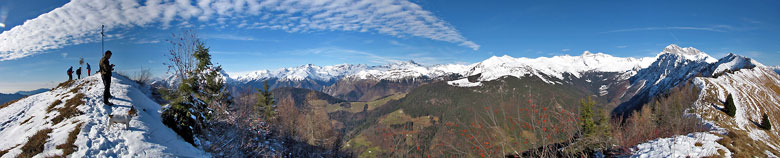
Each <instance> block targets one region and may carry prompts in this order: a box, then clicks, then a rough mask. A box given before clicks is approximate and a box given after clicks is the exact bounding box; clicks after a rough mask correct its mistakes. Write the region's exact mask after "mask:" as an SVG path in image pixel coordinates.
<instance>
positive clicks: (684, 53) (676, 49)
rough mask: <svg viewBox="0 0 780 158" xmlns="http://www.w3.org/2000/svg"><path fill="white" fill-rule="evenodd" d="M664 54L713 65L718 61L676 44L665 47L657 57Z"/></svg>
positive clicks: (698, 51) (703, 53) (691, 48)
mask: <svg viewBox="0 0 780 158" xmlns="http://www.w3.org/2000/svg"><path fill="white" fill-rule="evenodd" d="M664 54H670V55H676V56H680V57H683V59H688V60H692V61H698V60H704V61H705V62H707V63H714V62H717V61H718V59H715V58H713V57H712V56H710V55H708V54H707V53H705V52H702V51H700V50H699V49H696V48H693V47H685V48H683V47H680V46H678V45H676V44H670V45H669V46H666V48H664V50H663V51H662V52H661V53H660V54H659V55H658V56H662V55H664Z"/></svg>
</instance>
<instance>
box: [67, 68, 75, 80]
mask: <svg viewBox="0 0 780 158" xmlns="http://www.w3.org/2000/svg"><path fill="white" fill-rule="evenodd" d="M66 72H68V81H70V80H73V66H70V68H69V69H68V71H66Z"/></svg>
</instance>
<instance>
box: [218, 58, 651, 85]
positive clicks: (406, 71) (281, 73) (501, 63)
mask: <svg viewBox="0 0 780 158" xmlns="http://www.w3.org/2000/svg"><path fill="white" fill-rule="evenodd" d="M653 60H654V58H653V57H646V58H638V59H637V58H621V57H614V56H611V55H608V54H604V53H595V54H594V53H591V52H589V51H585V52H584V53H583V54H582V55H580V56H570V55H563V56H554V57H549V58H548V57H540V58H534V59H530V58H514V57H511V56H508V55H504V56H501V57H497V56H493V57H491V58H488V59H487V60H485V61H482V62H478V63H474V64H470V65H463V64H446V65H433V66H423V65H421V64H418V63H416V62H414V61H405V62H397V63H392V64H387V65H379V66H367V65H363V64H358V65H352V64H340V65H333V66H316V65H312V64H307V65H302V66H299V67H291V68H282V69H278V70H260V71H254V72H249V73H243V74H242V73H233V74H232V75H231V76H230V78H232V79H233V80H234V81H237V82H248V81H254V80H266V79H270V78H278V79H281V80H291V81H301V80H304V79H313V80H320V81H333V80H338V79H343V78H348V79H378V80H399V79H407V78H420V77H427V78H437V77H441V76H446V75H461V76H464V77H465V76H471V75H476V74H482V77H481V78H479V79H478V81H489V80H494V79H497V78H499V77H502V76H509V75H511V76H517V77H519V76H524V75H526V74H534V75H539V74H545V75H548V76H553V77H555V78H558V79H563V74H564V73H569V74H573V75H574V76H576V77H580V76H581V73H582V72H587V71H599V72H635V71H636V70H638V69H641V68H644V67H647V65H649V64H650V63H651V62H652V61H653Z"/></svg>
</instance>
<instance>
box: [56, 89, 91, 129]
mask: <svg viewBox="0 0 780 158" xmlns="http://www.w3.org/2000/svg"><path fill="white" fill-rule="evenodd" d="M83 98H84V94H83V93H78V94H76V95H75V96H73V98H70V99H68V100H67V101H65V106H64V107H62V108H59V109H57V111H58V112H60V114H59V115H57V116H55V117H54V118H52V119H51V121H52V122H53V123H54V124H58V123H60V122H62V120H65V119H68V118H71V117H74V116H78V115H81V114H82V112H81V111H79V110H78V109H77V108H76V107H78V106H79V105H83V104H84V103H85V102H84V100H82V99H83Z"/></svg>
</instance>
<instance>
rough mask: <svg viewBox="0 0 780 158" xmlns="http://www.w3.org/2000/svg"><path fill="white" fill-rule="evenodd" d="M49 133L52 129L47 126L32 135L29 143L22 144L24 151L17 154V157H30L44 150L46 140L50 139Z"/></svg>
mask: <svg viewBox="0 0 780 158" xmlns="http://www.w3.org/2000/svg"><path fill="white" fill-rule="evenodd" d="M49 133H51V129H48V128H47V129H43V130H40V131H38V132H37V133H35V134H34V135H32V137H30V139H28V140H27V144H24V146H22V153H21V154H19V155H17V157H23V158H29V157H33V156H35V155H38V154H40V153H41V152H43V147H44V145H45V144H46V140H47V139H49Z"/></svg>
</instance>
